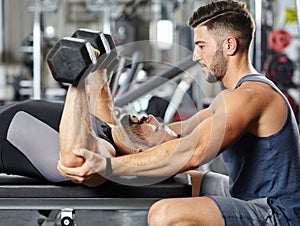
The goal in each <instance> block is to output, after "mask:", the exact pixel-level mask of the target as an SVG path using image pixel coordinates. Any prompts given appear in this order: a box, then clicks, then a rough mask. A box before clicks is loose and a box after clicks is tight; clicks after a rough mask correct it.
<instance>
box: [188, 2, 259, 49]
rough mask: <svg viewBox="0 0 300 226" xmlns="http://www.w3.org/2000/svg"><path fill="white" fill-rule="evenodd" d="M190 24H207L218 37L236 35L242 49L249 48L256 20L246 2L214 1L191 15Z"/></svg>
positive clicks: (192, 25)
mask: <svg viewBox="0 0 300 226" xmlns="http://www.w3.org/2000/svg"><path fill="white" fill-rule="evenodd" d="M188 24H189V26H190V27H192V28H196V27H197V26H198V25H201V26H202V25H203V26H206V27H207V29H208V30H209V31H212V32H214V33H215V34H216V35H217V37H220V38H221V37H224V35H225V36H227V35H229V34H230V35H232V36H234V37H235V38H236V39H237V41H238V43H239V49H240V50H248V49H249V46H250V44H251V41H252V39H253V36H254V31H255V22H254V20H253V17H252V15H251V13H250V12H249V11H248V9H247V5H246V3H244V2H239V1H233V0H221V1H212V2H211V3H209V4H207V5H204V6H200V7H199V8H198V9H196V11H194V13H193V15H192V16H191V17H190V19H189V22H188Z"/></svg>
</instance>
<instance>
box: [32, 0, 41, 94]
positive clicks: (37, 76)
mask: <svg viewBox="0 0 300 226" xmlns="http://www.w3.org/2000/svg"><path fill="white" fill-rule="evenodd" d="M32 55H33V87H32V88H33V99H41V77H42V75H41V73H42V64H41V63H42V43H41V5H40V0H35V7H34V24H33V53H32Z"/></svg>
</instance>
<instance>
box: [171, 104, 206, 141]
mask: <svg viewBox="0 0 300 226" xmlns="http://www.w3.org/2000/svg"><path fill="white" fill-rule="evenodd" d="M211 114H212V113H211V109H210V108H206V109H204V110H201V111H199V112H198V113H196V114H195V115H193V116H192V117H190V118H189V119H187V120H184V121H181V122H175V123H171V124H169V125H168V127H169V128H170V129H172V130H173V131H174V132H176V133H177V134H180V135H182V136H186V135H188V134H190V133H191V132H192V131H193V130H194V129H195V128H196V127H197V125H199V124H200V123H201V122H202V121H203V120H205V119H206V118H208V117H209V116H211Z"/></svg>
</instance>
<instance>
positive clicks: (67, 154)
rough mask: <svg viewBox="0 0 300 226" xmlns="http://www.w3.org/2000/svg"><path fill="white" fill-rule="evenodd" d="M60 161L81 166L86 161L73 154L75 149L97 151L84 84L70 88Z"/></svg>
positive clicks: (62, 123) (61, 125) (62, 126)
mask: <svg viewBox="0 0 300 226" xmlns="http://www.w3.org/2000/svg"><path fill="white" fill-rule="evenodd" d="M59 136H60V159H61V161H62V163H63V164H65V165H68V166H80V165H81V164H82V163H83V162H84V160H83V159H81V158H79V157H77V156H75V155H74V154H73V150H74V149H78V148H87V149H89V150H95V148H96V142H95V139H94V136H93V131H92V128H91V125H90V114H89V109H88V103H87V97H86V93H85V87H84V83H82V84H80V85H79V86H78V87H74V86H72V85H71V86H70V87H69V90H68V93H67V97H66V101H65V106H64V111H63V115H62V119H61V122H60V135H59Z"/></svg>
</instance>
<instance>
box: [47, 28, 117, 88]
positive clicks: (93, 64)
mask: <svg viewBox="0 0 300 226" xmlns="http://www.w3.org/2000/svg"><path fill="white" fill-rule="evenodd" d="M93 48H96V49H98V50H99V51H100V56H99V57H98V58H97V57H96V56H95V53H94V50H93ZM117 62H118V54H117V51H116V46H115V43H114V41H113V39H112V37H111V36H110V35H108V34H104V33H102V32H99V31H93V30H88V29H79V30H78V31H76V32H75V33H74V34H73V35H72V37H66V38H63V39H61V40H59V41H58V42H57V43H56V44H55V45H54V47H53V48H52V49H51V50H50V51H49V53H48V55H47V63H48V66H49V68H50V71H51V73H52V76H53V78H54V79H55V80H56V81H58V82H63V83H70V84H73V85H75V86H77V85H78V83H79V82H80V81H81V80H82V79H84V78H85V77H86V76H88V75H89V74H90V73H91V72H93V71H95V70H97V69H98V68H107V69H109V70H113V69H114V67H115V66H116V65H117Z"/></svg>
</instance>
